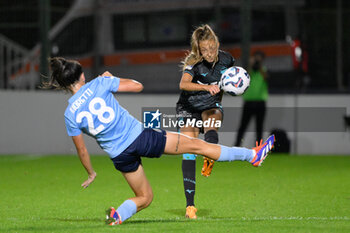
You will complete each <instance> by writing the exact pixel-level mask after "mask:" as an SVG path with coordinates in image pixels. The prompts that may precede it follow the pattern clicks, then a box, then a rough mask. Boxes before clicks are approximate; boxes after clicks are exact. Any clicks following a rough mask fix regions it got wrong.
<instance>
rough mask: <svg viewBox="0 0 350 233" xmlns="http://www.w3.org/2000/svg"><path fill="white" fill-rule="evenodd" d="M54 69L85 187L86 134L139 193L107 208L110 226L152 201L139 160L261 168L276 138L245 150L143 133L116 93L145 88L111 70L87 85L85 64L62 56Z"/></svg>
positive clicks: (91, 176) (157, 132) (52, 63)
mask: <svg viewBox="0 0 350 233" xmlns="http://www.w3.org/2000/svg"><path fill="white" fill-rule="evenodd" d="M50 67H51V71H52V75H51V81H50V83H48V84H47V86H49V87H51V86H54V87H57V88H61V89H64V90H67V91H69V92H70V93H71V94H72V97H71V98H70V99H69V100H68V107H67V109H66V111H65V114H64V116H65V123H66V128H67V133H68V135H69V136H71V137H72V140H73V143H74V145H75V147H76V149H77V153H78V156H79V158H80V161H81V163H82V165H83V166H84V168H85V170H86V172H87V174H88V179H87V180H86V181H84V182H83V183H82V187H84V188H87V187H88V186H89V185H90V184H91V183H92V182H93V181H94V180H95V178H96V172H95V171H94V169H93V167H92V164H91V161H90V156H89V153H88V151H87V149H86V146H85V142H84V138H83V134H82V133H85V134H88V135H89V136H91V137H93V138H95V139H96V141H97V143H98V144H99V145H100V147H101V148H102V149H103V150H104V151H106V152H107V154H108V155H109V156H110V159H111V160H112V162H113V163H114V166H115V168H116V169H117V170H119V171H120V172H121V173H122V174H123V176H124V178H125V180H126V181H127V182H128V184H129V186H130V188H131V189H132V190H133V192H134V194H135V196H134V197H131V198H129V199H128V200H126V201H124V202H123V203H122V204H121V205H120V206H119V207H118V208H117V209H115V208H113V207H110V208H109V209H108V210H107V221H106V223H107V224H109V225H116V224H121V223H122V222H123V221H125V220H127V219H128V218H130V217H131V216H132V215H134V214H135V213H136V212H138V211H140V210H142V209H144V208H146V207H147V206H149V205H150V204H151V202H152V199H153V192H152V188H151V186H150V184H149V182H148V180H147V178H146V175H145V173H144V170H143V167H142V164H141V156H144V157H160V156H161V155H162V154H163V153H166V154H183V153H195V154H201V155H205V156H207V157H208V158H210V159H213V160H217V161H233V160H244V161H248V162H250V163H252V165H253V166H260V165H261V163H262V162H263V160H264V159H265V158H266V156H267V153H268V152H269V151H270V150H271V148H272V146H273V143H274V136H271V137H270V138H268V140H267V141H266V142H265V143H264V144H262V145H260V146H258V147H256V148H254V149H247V148H237V147H226V146H221V145H216V144H210V143H206V142H205V141H203V140H200V139H196V138H191V137H187V136H185V135H183V134H179V133H175V132H166V131H164V130H153V129H144V128H143V126H142V124H141V122H139V121H138V120H137V119H135V118H134V117H133V116H131V115H130V114H129V113H128V111H126V110H125V109H124V108H123V107H121V106H120V105H119V103H118V101H117V100H116V98H115V97H114V95H113V93H116V92H140V91H142V89H143V86H142V84H141V83H139V82H136V81H134V80H130V79H122V78H117V77H114V76H113V75H112V74H110V73H109V72H105V73H104V74H103V75H101V76H99V77H96V78H95V79H93V80H92V81H90V82H88V83H85V75H84V73H83V70H82V67H81V65H80V64H79V63H78V62H77V61H74V60H66V59H64V58H52V59H50ZM116 199H117V197H116Z"/></svg>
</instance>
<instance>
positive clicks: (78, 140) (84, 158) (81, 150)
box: [72, 134, 96, 188]
mask: <svg viewBox="0 0 350 233" xmlns="http://www.w3.org/2000/svg"><path fill="white" fill-rule="evenodd" d="M72 139H73V142H74V145H75V147H76V149H77V152H78V155H79V159H80V162H81V164H82V165H83V166H84V168H85V170H86V172H87V173H88V176H89V177H88V179H87V180H86V181H84V182H83V183H82V184H81V186H82V187H83V188H87V187H88V186H89V185H90V184H91V183H92V182H93V181H94V180H95V178H96V172H95V171H94V169H93V168H92V164H91V161H90V155H89V152H88V151H87V149H86V146H85V142H84V138H83V134H80V135H78V136H73V137H72Z"/></svg>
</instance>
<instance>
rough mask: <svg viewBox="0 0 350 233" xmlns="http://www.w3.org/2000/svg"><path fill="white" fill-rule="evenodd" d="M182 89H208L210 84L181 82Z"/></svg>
mask: <svg viewBox="0 0 350 233" xmlns="http://www.w3.org/2000/svg"><path fill="white" fill-rule="evenodd" d="M180 90H183V91H207V90H208V85H202V84H197V83H192V82H180Z"/></svg>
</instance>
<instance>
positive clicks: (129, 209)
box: [117, 200, 137, 222]
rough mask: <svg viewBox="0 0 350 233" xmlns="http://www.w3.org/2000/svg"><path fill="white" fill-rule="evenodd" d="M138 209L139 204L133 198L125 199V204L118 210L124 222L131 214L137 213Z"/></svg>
mask: <svg viewBox="0 0 350 233" xmlns="http://www.w3.org/2000/svg"><path fill="white" fill-rule="evenodd" d="M136 211H137V206H136V204H135V202H133V201H132V200H126V201H124V202H123V204H121V205H120V206H119V207H118V209H117V212H118V214H119V215H120V217H121V220H122V221H123V222H124V221H125V220H127V219H128V218H130V217H131V216H133V215H134V214H135V213H136Z"/></svg>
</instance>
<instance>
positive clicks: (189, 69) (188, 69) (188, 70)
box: [184, 65, 194, 77]
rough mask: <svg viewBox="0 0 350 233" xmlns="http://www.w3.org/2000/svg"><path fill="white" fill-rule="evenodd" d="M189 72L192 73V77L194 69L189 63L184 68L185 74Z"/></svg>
mask: <svg viewBox="0 0 350 233" xmlns="http://www.w3.org/2000/svg"><path fill="white" fill-rule="evenodd" d="M185 73H188V74H190V75H191V76H192V77H193V76H194V69H193V66H190V65H187V66H186V67H185V69H184V74H185Z"/></svg>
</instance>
